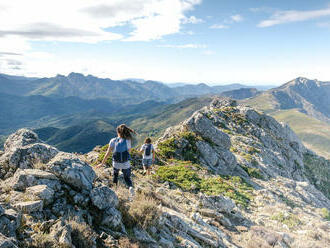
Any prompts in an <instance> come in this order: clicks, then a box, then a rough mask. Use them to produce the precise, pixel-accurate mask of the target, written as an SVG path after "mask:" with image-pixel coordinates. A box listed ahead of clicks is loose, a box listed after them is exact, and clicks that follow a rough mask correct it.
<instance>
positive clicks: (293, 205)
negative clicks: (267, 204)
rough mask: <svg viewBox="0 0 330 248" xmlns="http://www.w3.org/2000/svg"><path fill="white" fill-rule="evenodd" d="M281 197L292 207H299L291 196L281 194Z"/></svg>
mask: <svg viewBox="0 0 330 248" xmlns="http://www.w3.org/2000/svg"><path fill="white" fill-rule="evenodd" d="M279 197H280V199H281V200H282V201H283V202H284V203H285V204H286V205H287V206H289V207H290V208H295V207H298V205H297V204H296V203H295V202H294V201H292V200H290V199H289V198H287V197H285V196H284V195H283V194H281V195H280V196H279Z"/></svg>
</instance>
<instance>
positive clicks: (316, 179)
mask: <svg viewBox="0 0 330 248" xmlns="http://www.w3.org/2000/svg"><path fill="white" fill-rule="evenodd" d="M304 167H305V175H306V177H307V178H308V179H309V180H310V182H311V183H312V184H314V185H315V187H316V188H317V189H318V190H320V191H322V192H323V194H324V195H325V196H326V197H328V198H330V160H326V159H324V158H321V157H318V156H315V155H313V154H304Z"/></svg>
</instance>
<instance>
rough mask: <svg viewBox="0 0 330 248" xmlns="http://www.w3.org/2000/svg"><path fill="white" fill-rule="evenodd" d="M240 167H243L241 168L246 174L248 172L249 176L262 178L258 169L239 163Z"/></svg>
mask: <svg viewBox="0 0 330 248" xmlns="http://www.w3.org/2000/svg"><path fill="white" fill-rule="evenodd" d="M241 167H242V168H243V170H245V171H246V173H247V174H249V176H250V177H254V178H258V179H264V177H263V175H262V174H261V172H260V169H257V168H251V167H247V166H244V165H241Z"/></svg>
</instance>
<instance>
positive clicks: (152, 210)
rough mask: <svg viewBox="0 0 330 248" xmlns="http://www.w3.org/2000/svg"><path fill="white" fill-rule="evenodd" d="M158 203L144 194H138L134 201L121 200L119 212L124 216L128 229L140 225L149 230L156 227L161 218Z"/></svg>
mask: <svg viewBox="0 0 330 248" xmlns="http://www.w3.org/2000/svg"><path fill="white" fill-rule="evenodd" d="M158 204H159V203H158V202H157V201H156V200H155V199H153V198H152V197H150V196H147V195H146V194H144V193H143V192H138V193H137V194H136V195H135V197H134V199H133V201H124V200H122V199H121V200H120V203H119V210H120V212H121V214H122V218H123V223H124V224H125V227H126V228H128V229H132V228H133V227H135V226H137V225H139V226H140V227H142V228H148V227H149V226H152V225H155V224H156V223H157V220H158V219H159V217H160V214H161V213H160V210H159V209H158Z"/></svg>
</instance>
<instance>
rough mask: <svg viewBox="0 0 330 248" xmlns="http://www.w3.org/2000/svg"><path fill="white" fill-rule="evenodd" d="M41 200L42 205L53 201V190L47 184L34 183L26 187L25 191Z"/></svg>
mask: <svg viewBox="0 0 330 248" xmlns="http://www.w3.org/2000/svg"><path fill="white" fill-rule="evenodd" d="M25 192H26V193H28V194H31V195H33V196H35V197H37V198H39V199H41V200H43V202H44V205H49V204H50V203H52V202H53V201H54V194H55V192H54V190H53V189H52V188H50V187H48V186H47V185H36V186H32V187H29V188H27V189H26V191H25Z"/></svg>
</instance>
